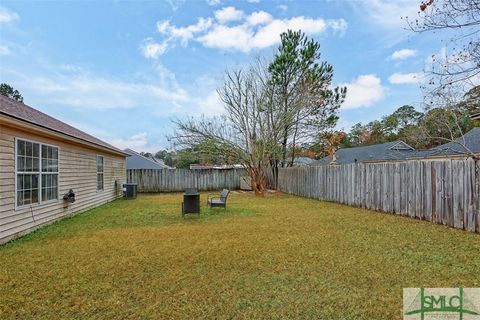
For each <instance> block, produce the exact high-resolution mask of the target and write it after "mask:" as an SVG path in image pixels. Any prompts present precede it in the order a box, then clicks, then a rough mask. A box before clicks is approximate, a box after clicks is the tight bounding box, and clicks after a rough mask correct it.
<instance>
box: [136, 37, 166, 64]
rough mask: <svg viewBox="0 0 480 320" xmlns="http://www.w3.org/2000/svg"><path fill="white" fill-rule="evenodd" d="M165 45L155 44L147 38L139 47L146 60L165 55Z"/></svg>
mask: <svg viewBox="0 0 480 320" xmlns="http://www.w3.org/2000/svg"><path fill="white" fill-rule="evenodd" d="M167 47H168V45H167V43H166V42H164V43H155V42H153V39H152V38H147V39H145V40H144V41H143V43H142V45H141V46H140V50H142V53H143V55H144V57H145V58H148V59H157V58H158V57H159V56H161V55H162V54H164V53H165V51H166V50H167Z"/></svg>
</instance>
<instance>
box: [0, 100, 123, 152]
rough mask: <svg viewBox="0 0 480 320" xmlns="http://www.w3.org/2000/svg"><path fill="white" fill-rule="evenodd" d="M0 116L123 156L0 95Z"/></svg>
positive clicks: (58, 122)
mask: <svg viewBox="0 0 480 320" xmlns="http://www.w3.org/2000/svg"><path fill="white" fill-rule="evenodd" d="M0 114H1V115H6V116H8V117H12V118H15V119H17V120H20V121H24V122H28V123H30V124H33V125H36V126H39V127H42V128H45V129H49V130H52V131H55V132H57V133H61V134H64V135H67V136H70V137H73V138H77V139H80V140H83V141H85V142H89V143H92V144H95V145H97V146H101V147H103V148H106V149H109V150H112V151H115V152H118V153H122V154H123V151H121V150H120V149H117V148H115V147H114V146H112V145H110V144H108V143H106V142H104V141H102V140H100V139H97V138H95V137H93V136H91V135H89V134H88V133H85V132H83V131H80V130H78V129H76V128H74V127H72V126H70V125H68V124H66V123H64V122H62V121H60V120H57V119H55V118H53V117H51V116H49V115H47V114H45V113H43V112H40V111H38V110H36V109H34V108H32V107H30V106H27V105H26V104H23V103H21V102H18V101H15V100H13V99H10V98H8V97H5V96H3V95H0Z"/></svg>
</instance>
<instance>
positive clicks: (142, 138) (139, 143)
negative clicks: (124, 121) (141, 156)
mask: <svg viewBox="0 0 480 320" xmlns="http://www.w3.org/2000/svg"><path fill="white" fill-rule="evenodd" d="M107 140H108V139H107ZM108 143H110V144H112V145H113V146H115V147H117V148H119V149H121V150H124V149H126V148H130V149H132V150H134V151H138V152H140V151H146V147H147V144H148V135H147V133H146V132H140V133H137V134H134V135H132V136H130V137H128V138H115V139H110V140H108ZM157 151H158V150H157Z"/></svg>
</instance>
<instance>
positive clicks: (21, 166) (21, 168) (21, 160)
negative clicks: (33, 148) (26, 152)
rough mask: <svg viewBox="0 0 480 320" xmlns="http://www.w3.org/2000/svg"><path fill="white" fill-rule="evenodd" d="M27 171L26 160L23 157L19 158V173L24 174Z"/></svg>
mask: <svg viewBox="0 0 480 320" xmlns="http://www.w3.org/2000/svg"><path fill="white" fill-rule="evenodd" d="M24 170H25V158H24V157H22V156H18V157H17V171H19V172H22V171H24Z"/></svg>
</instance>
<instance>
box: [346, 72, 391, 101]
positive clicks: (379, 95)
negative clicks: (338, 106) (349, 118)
mask: <svg viewBox="0 0 480 320" xmlns="http://www.w3.org/2000/svg"><path fill="white" fill-rule="evenodd" d="M340 86H346V87H347V97H346V98H345V102H344V103H343V105H342V109H356V108H362V107H370V106H372V105H373V104H374V103H376V102H378V101H381V100H383V98H385V94H386V91H387V89H386V88H385V87H384V86H382V83H381V80H380V78H378V77H377V76H376V75H374V74H366V75H361V76H358V77H357V78H356V79H354V80H353V81H352V82H350V83H342V84H340Z"/></svg>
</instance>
